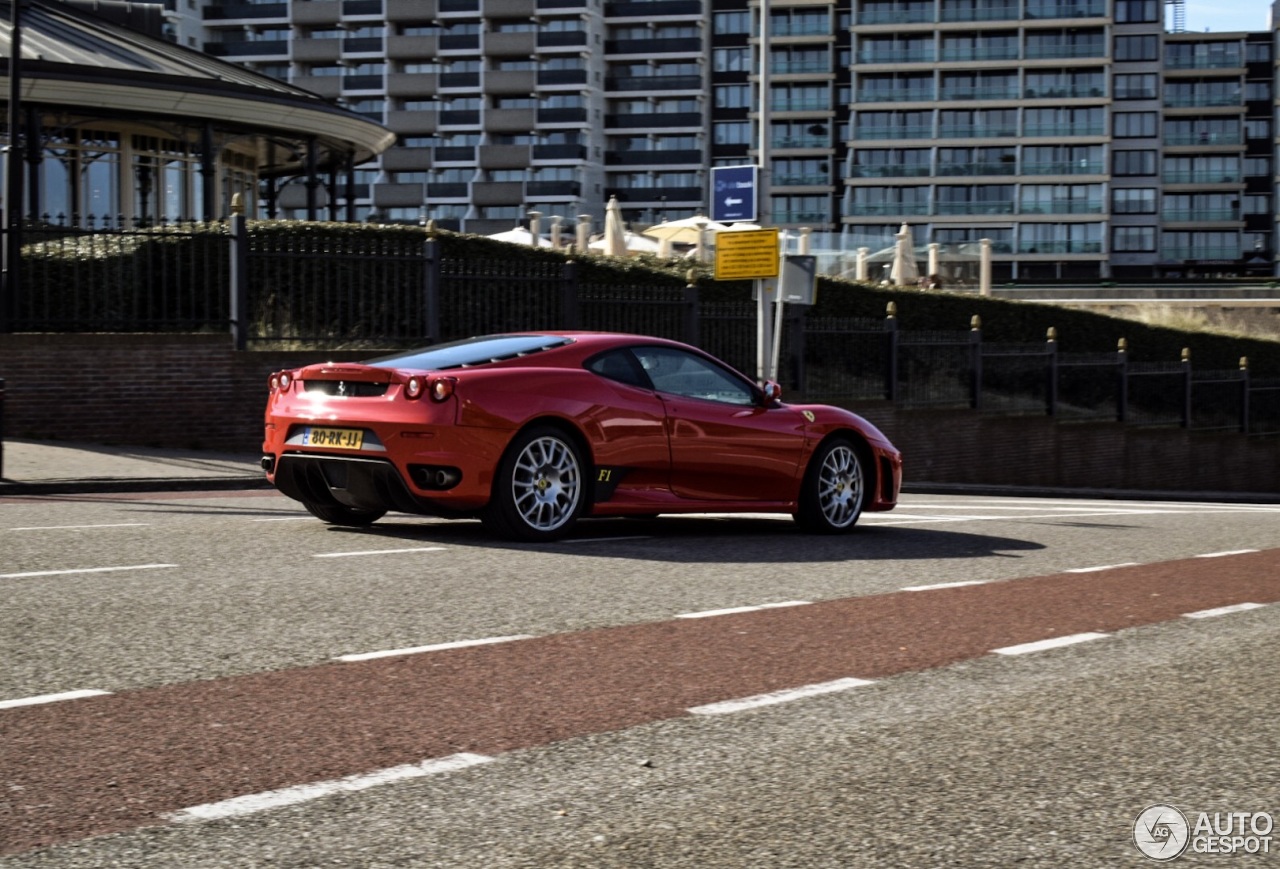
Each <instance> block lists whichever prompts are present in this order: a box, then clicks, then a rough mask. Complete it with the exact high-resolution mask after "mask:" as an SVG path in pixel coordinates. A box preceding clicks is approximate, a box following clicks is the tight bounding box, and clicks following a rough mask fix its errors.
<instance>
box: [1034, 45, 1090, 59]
mask: <svg viewBox="0 0 1280 869" xmlns="http://www.w3.org/2000/svg"><path fill="white" fill-rule="evenodd" d="M1106 56H1107V46H1106V44H1105V43H1103V42H1100V41H1099V42H1090V43H1085V44H1082V45H1072V44H1068V43H1062V44H1058V45H1028V46H1027V52H1026V58H1027V60H1079V59H1081V58H1086V57H1097V58H1103V57H1106Z"/></svg>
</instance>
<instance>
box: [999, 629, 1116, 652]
mask: <svg viewBox="0 0 1280 869" xmlns="http://www.w3.org/2000/svg"><path fill="white" fill-rule="evenodd" d="M1106 636H1110V635H1109V634H1097V633H1084V634H1068V635H1067V636H1065V637H1054V638H1053V639H1051V640H1037V641H1036V642H1034V643H1022V644H1021V645H1018V646H1005V647H1004V648H1003V649H992V650H991V651H992V652H994V653H995V654H997V655H1028V654H1031V653H1032V652H1043V651H1044V650H1045V649H1058V648H1061V647H1062V646H1072V645H1075V644H1076V643H1087V642H1089V641H1090V640H1100V639H1102V638H1103V637H1106Z"/></svg>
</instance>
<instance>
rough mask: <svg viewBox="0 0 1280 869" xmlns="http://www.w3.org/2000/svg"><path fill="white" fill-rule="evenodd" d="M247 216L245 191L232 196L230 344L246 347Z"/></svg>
mask: <svg viewBox="0 0 1280 869" xmlns="http://www.w3.org/2000/svg"><path fill="white" fill-rule="evenodd" d="M247 223H248V222H247V221H246V220H245V216H244V195H243V194H240V193H237V194H235V195H234V196H232V197H231V345H232V346H233V347H234V348H235V349H236V350H244V349H245V348H246V347H248V344H249V323H248V321H247V319H246V317H247V314H248V311H247V310H246V309H247V308H248V306H249V230H248V226H247Z"/></svg>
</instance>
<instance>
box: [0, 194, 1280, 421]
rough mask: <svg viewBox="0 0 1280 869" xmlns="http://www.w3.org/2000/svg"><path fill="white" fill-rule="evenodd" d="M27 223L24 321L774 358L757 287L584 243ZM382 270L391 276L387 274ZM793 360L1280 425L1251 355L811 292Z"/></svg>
mask: <svg viewBox="0 0 1280 869" xmlns="http://www.w3.org/2000/svg"><path fill="white" fill-rule="evenodd" d="M110 230H111V231H104V230H103V228H102V227H97V228H72V227H68V226H60V225H56V224H53V223H48V222H46V223H42V224H40V225H38V226H37V225H31V226H27V227H25V228H24V241H25V245H24V248H23V264H22V265H23V267H22V270H21V273H20V275H19V276H18V277H17V280H16V282H15V284H14V286H15V287H16V292H13V291H12V288H8V289H9V291H7V292H6V293H5V294H4V299H5V307H4V309H3V315H4V318H3V324H2V326H0V328H2V329H3V331H9V332H76V331H94V332H159V331H181V332H201V331H205V332H213V331H225V332H229V333H230V335H231V336H232V340H233V341H234V344H235V346H236V347H237V348H239V349H294V348H297V349H323V348H357V349H358V348H362V347H367V348H369V349H370V350H381V349H391V348H397V347H408V346H414V345H419V344H425V343H431V342H435V341H442V340H451V339H454V338H460V337H465V336H468V335H476V334H484V333H488V332H501V331H508V330H517V329H590V330H602V331H624V332H633V333H638V334H648V335H658V336H662V337H668V338H674V339H678V340H683V341H686V342H689V343H693V344H697V345H699V346H701V347H703V348H705V349H706V350H708V351H709V352H711V353H713V354H715V355H717V356H719V357H721V358H723V359H725V360H726V361H728V362H729V363H730V364H732V365H734V366H735V367H737V368H739V369H740V370H742V371H746V372H753V371H754V370H755V368H756V316H757V315H756V305H755V303H754V302H750V301H747V300H743V301H740V302H723V301H715V302H713V301H710V300H707V299H704V298H701V295H700V293H699V290H698V287H697V286H696V285H684V284H683V283H682V282H681V281H679V280H676V279H669V280H668V281H667V282H665V283H663V282H662V281H661V280H659V279H655V280H654V282H652V283H645V284H635V285H619V284H617V283H593V282H589V281H585V280H583V278H582V276H581V273H580V272H581V268H580V267H579V266H578V265H577V264H576V263H574V262H572V261H570V262H564V263H560V262H528V261H525V260H520V259H514V258H513V259H511V260H501V259H486V260H476V259H456V258H448V257H445V256H444V255H443V254H442V252H441V247H440V244H439V242H438V241H436V240H433V239H430V238H426V237H425V236H424V235H423V234H421V233H412V232H406V233H403V234H401V235H399V236H395V237H388V236H384V235H382V234H377V233H350V234H347V235H344V236H341V237H339V238H337V239H335V237H334V236H333V235H332V233H327V234H322V233H320V232H317V233H316V235H315V236H311V235H308V233H307V232H298V231H296V230H295V231H276V232H266V231H257V230H254V231H251V230H250V228H249V225H248V224H247V222H245V221H244V220H243V219H242V218H232V219H231V220H230V221H227V222H225V223H218V224H192V225H186V226H184V225H177V226H168V227H163V228H147V227H129V228H123V227H118V226H113V227H110ZM368 287H376V288H377V289H376V292H375V291H370V290H368V289H361V288H368ZM787 313H788V316H787V317H786V319H785V321H784V328H783V330H782V344H781V351H782V352H781V359H780V366H779V371H780V374H779V378H780V379H781V380H782V381H783V384H784V386H786V387H787V388H788V390H789V391H790V392H792V393H793V394H799V395H802V396H804V397H805V398H806V399H808V400H813V401H828V402H852V401H867V400H884V401H889V402H894V403H897V404H900V405H903V406H909V407H967V408H971V409H973V410H975V411H979V412H983V413H992V414H1038V415H1044V414H1047V415H1050V416H1053V417H1055V418H1058V419H1061V420H1064V421H1077V420H1114V421H1119V422H1124V423H1128V424H1132V425H1146V426H1180V427H1184V428H1188V429H1193V430H1198V431H1238V432H1242V433H1246V434H1251V435H1277V434H1280V381H1263V382H1258V381H1255V380H1254V379H1252V378H1251V377H1250V372H1249V370H1248V368H1247V366H1245V365H1242V366H1241V367H1240V368H1239V369H1238V370H1231V371H1211V370H1204V371H1197V370H1195V369H1194V368H1193V367H1192V365H1191V361H1190V360H1189V359H1182V360H1179V361H1169V362H1158V363H1150V362H1145V363H1139V362H1130V361H1129V359H1128V355H1127V353H1126V352H1125V350H1124V348H1123V347H1121V348H1118V349H1117V351H1116V352H1114V353H1069V352H1063V351H1062V349H1061V348H1060V347H1059V345H1058V343H1057V341H1056V340H1055V337H1054V336H1053V335H1052V334H1050V335H1048V336H1046V339H1045V340H1044V341H1038V342H1031V343H1019V344H1013V343H996V342H990V341H984V340H983V335H982V329H981V326H980V323H978V322H977V319H976V318H975V319H974V322H972V323H971V324H970V328H969V329H967V330H960V329H958V330H956V331H945V332H937V331H930V332H922V331H908V330H903V329H900V328H899V324H898V320H897V319H896V317H895V316H894V311H893V310H892V306H891V308H890V310H889V311H888V312H887V315H886V317H885V318H884V319H882V320H876V319H861V318H830V317H817V316H811V315H810V312H809V311H808V309H806V308H803V307H798V306H792V307H791V308H789V309H788V312H787Z"/></svg>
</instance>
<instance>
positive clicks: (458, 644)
mask: <svg viewBox="0 0 1280 869" xmlns="http://www.w3.org/2000/svg"><path fill="white" fill-rule="evenodd" d="M532 639H533V635H532V634H515V635H513V636H510V637H485V638H484V639H479V640H457V641H455V642H452V643H437V644H435V645H434V646H412V647H410V648H407V649H387V650H385V651H381V652H360V653H358V654H355V655H339V656H338V657H337V658H335V659H334V660H335V661H345V662H347V663H351V662H353V661H372V660H373V659H375V658H395V657H398V656H400V655H420V654H422V653H423V652H440V651H444V650H445V649H467V648H470V647H471V646H492V645H494V644H496V643H514V642H515V641H516V640H532Z"/></svg>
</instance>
